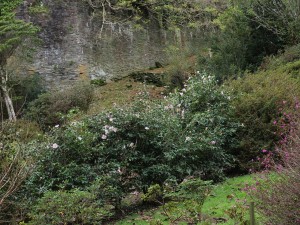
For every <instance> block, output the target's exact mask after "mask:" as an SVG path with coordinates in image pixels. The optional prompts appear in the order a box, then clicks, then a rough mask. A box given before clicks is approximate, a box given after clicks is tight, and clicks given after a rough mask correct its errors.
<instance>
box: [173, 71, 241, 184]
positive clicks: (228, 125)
mask: <svg viewBox="0 0 300 225" xmlns="http://www.w3.org/2000/svg"><path fill="white" fill-rule="evenodd" d="M173 101H174V105H176V106H177V107H178V109H177V110H178V114H180V116H181V123H182V129H183V132H184V135H185V142H184V143H183V144H182V147H183V148H184V149H185V151H186V154H189V155H190V156H191V157H189V158H188V159H186V160H187V161H188V164H189V165H191V166H192V168H193V169H192V171H198V172H199V173H200V174H201V178H203V179H208V180H214V181H218V180H219V181H220V180H222V179H224V176H225V173H226V171H228V169H230V168H232V166H233V165H234V158H233V157H232V155H231V154H230V149H232V148H234V147H235V146H236V144H237V140H236V131H237V129H238V128H239V123H238V122H237V121H236V120H234V119H233V117H232V116H233V108H232V106H231V101H232V97H231V94H230V92H228V91H226V90H224V89H223V87H219V86H218V85H217V81H216V79H215V77H214V76H210V75H208V74H205V73H203V74H198V76H197V77H195V78H191V79H190V80H189V82H188V83H187V86H186V88H184V89H183V90H182V92H178V93H177V94H175V95H174V96H173Z"/></svg>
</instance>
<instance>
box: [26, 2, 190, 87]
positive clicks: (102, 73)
mask: <svg viewBox="0 0 300 225" xmlns="http://www.w3.org/2000/svg"><path fill="white" fill-rule="evenodd" d="M41 2H42V3H41V4H43V5H44V6H45V7H46V8H48V13H43V14H40V15H36V16H32V18H31V20H33V21H34V22H35V23H36V24H38V25H39V26H40V27H41V32H40V37H41V39H42V44H41V46H40V47H39V49H38V51H37V54H36V57H35V59H34V63H33V68H31V69H32V70H34V71H36V72H38V73H39V74H40V75H41V76H43V77H44V79H45V80H46V82H47V84H48V85H49V86H51V85H61V84H66V83H69V82H70V81H72V80H78V79H104V80H109V79H112V78H115V77H122V76H125V75H128V74H129V73H130V72H133V71H136V70H140V69H144V68H147V67H151V66H154V65H155V62H164V61H165V60H166V56H165V47H166V46H167V45H168V44H172V43H175V42H178V43H181V44H182V43H183V40H185V39H187V37H186V36H187V34H186V33H183V32H178V33H168V32H166V31H164V30H161V29H159V28H158V27H157V26H156V25H155V24H154V23H153V24H151V25H149V27H147V28H146V29H144V30H136V29H133V28H132V27H131V26H130V25H128V24H127V25H124V24H123V25H121V24H120V23H114V22H111V23H106V24H105V25H104V26H103V24H102V21H101V17H100V18H99V17H93V16H92V15H91V12H90V11H89V8H88V7H87V5H85V4H84V3H83V1H82V0H72V1H68V0H67V1H66V0H64V1H63V0H42V1H41ZM27 4H32V2H29V3H27ZM102 26H103V27H102ZM189 35H190V34H189ZM190 37H192V35H191V36H190ZM190 37H189V38H190Z"/></svg>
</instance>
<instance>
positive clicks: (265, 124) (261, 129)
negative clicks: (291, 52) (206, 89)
mask: <svg viewBox="0 0 300 225" xmlns="http://www.w3.org/2000/svg"><path fill="white" fill-rule="evenodd" d="M227 86H228V88H229V89H230V90H232V89H233V94H234V95H235V96H236V98H235V99H234V100H233V101H232V105H233V107H234V110H235V117H236V119H237V120H239V121H240V123H242V124H243V128H242V129H240V130H239V133H238V139H239V147H238V148H236V149H234V150H233V151H232V153H233V154H234V155H236V156H237V158H238V160H239V164H240V169H242V170H244V171H247V170H249V169H253V166H255V165H254V163H253V161H254V162H255V161H256V157H260V156H262V152H261V149H273V148H274V143H276V142H277V141H279V140H280V132H278V129H277V125H276V123H277V122H278V121H279V120H280V118H282V117H283V116H284V114H283V113H284V112H285V111H286V112H288V111H293V109H294V106H295V105H296V103H297V99H298V98H299V97H300V88H299V87H300V86H299V80H298V79H296V78H293V77H292V76H291V75H289V74H287V73H282V72H278V71H273V70H268V71H265V72H263V71H262V72H259V73H257V74H249V75H247V76H245V77H244V78H241V79H237V80H234V81H231V82H230V83H227ZM258 166H259V165H258Z"/></svg>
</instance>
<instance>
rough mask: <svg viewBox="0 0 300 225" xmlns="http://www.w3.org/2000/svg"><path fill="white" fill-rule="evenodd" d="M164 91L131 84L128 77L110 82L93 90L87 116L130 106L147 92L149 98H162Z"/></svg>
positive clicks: (141, 84) (153, 86)
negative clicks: (117, 107)
mask: <svg viewBox="0 0 300 225" xmlns="http://www.w3.org/2000/svg"><path fill="white" fill-rule="evenodd" d="M164 91H165V89H164V87H156V86H155V85H146V84H143V83H140V82H133V80H132V79H131V78H129V77H126V78H123V79H121V80H118V81H112V82H109V83H107V84H106V85H105V86H101V87H96V88H95V94H94V101H93V103H92V104H91V106H90V109H89V110H88V114H89V115H92V114H97V113H99V112H101V111H103V110H109V109H111V108H113V107H115V106H126V105H130V104H131V103H132V102H133V101H134V100H135V99H136V98H137V97H138V96H139V94H141V93H144V92H147V93H148V95H149V97H150V98H153V99H158V98H162V97H163V94H164Z"/></svg>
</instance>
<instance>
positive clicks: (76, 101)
mask: <svg viewBox="0 0 300 225" xmlns="http://www.w3.org/2000/svg"><path fill="white" fill-rule="evenodd" d="M92 99H93V88H92V87H91V86H90V85H89V84H85V83H79V84H76V85H75V86H72V87H69V88H66V89H64V90H62V91H54V90H53V91H50V92H47V93H44V94H41V95H40V96H39V98H38V99H36V100H35V101H33V102H31V103H30V104H29V107H28V109H27V111H26V115H25V117H26V118H28V119H31V120H33V121H36V122H37V123H38V124H39V125H40V126H41V127H42V128H43V129H45V130H47V129H49V128H50V127H53V126H54V125H57V124H61V123H63V122H64V121H63V117H62V115H65V114H67V113H68V112H69V111H70V110H71V109H75V108H77V109H79V110H82V111H86V110H87V109H88V107H89V105H90V103H91V101H92Z"/></svg>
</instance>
